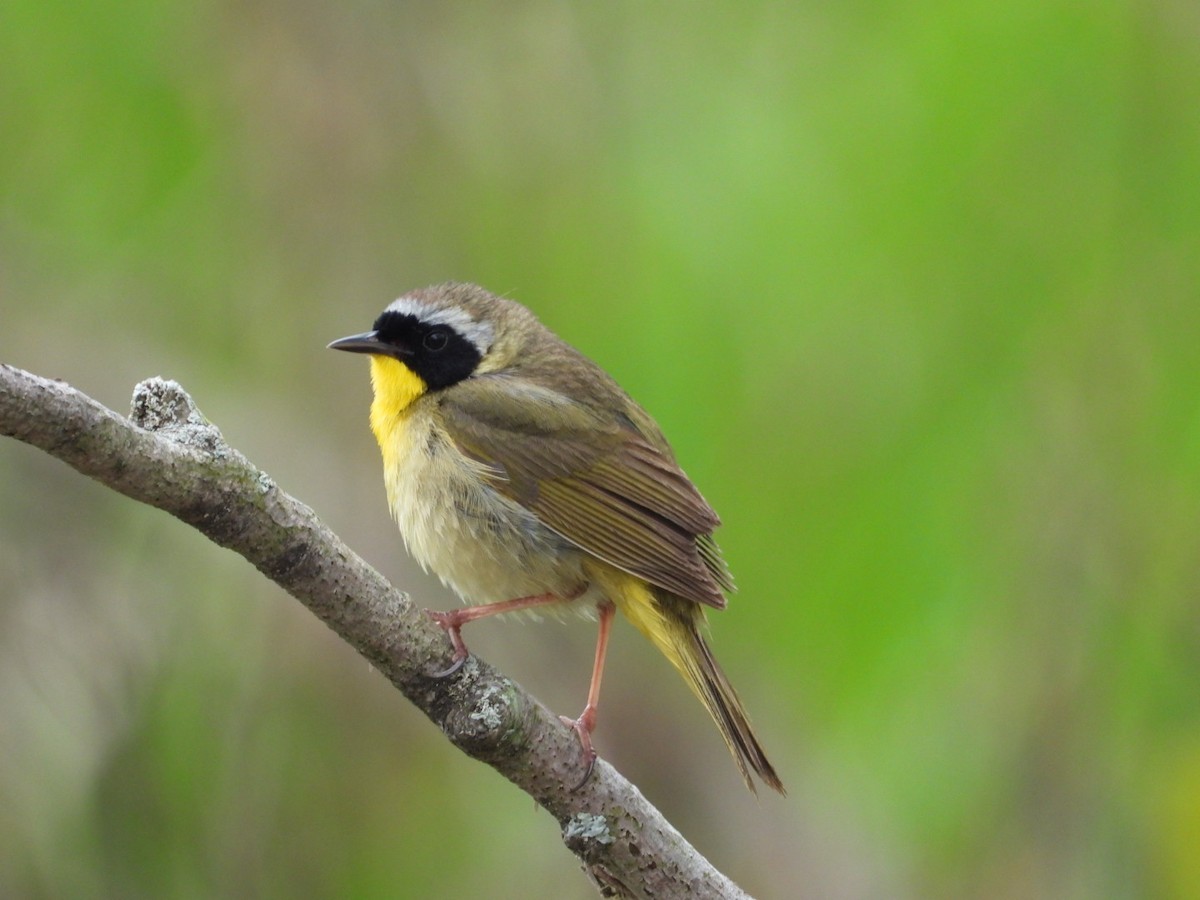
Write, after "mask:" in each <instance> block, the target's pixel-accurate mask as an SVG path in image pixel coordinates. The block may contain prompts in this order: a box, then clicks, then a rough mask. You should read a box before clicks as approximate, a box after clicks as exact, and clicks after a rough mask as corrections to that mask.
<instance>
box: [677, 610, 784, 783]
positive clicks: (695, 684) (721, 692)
mask: <svg viewBox="0 0 1200 900" xmlns="http://www.w3.org/2000/svg"><path fill="white" fill-rule="evenodd" d="M701 621H703V620H702V619H701V618H700V616H698V615H697V616H692V617H690V618H689V620H688V621H683V622H679V623H678V624H679V628H678V630H677V631H676V630H675V629H672V630H673V631H676V633H675V635H673V637H676V639H677V640H678V644H677V648H678V650H680V651H681V652H680V656H681V657H682V661H683V665H682V666H681V667H680V671H681V672H682V674H683V676H684V678H685V679H686V680H687V682H688V684H689V685H690V686H691V688H692V690H693V691H694V692H695V693H696V696H697V697H699V698H700V701H701V702H702V703H703V704H704V706H705V708H706V709H707V710H708V713H709V715H711V716H712V717H713V721H714V722H716V723H717V727H718V728H720V729H721V736H722V737H723V738H725V743H726V744H727V745H728V746H729V752H730V753H732V754H733V759H734V762H736V763H737V766H738V769H740V770H741V773H742V778H744V779H745V780H746V786H747V787H749V788H750V790H752V791H754V792H755V793H758V791H757V789H756V788H755V785H754V781H753V779H751V777H750V772H751V771H753V772H754V773H755V774H757V775H758V777H759V778H761V779H762V780H763V782H764V783H765V784H766V785H767V786H768V787H770V788H774V789H775V790H777V791H779V793H781V794H786V793H787V791H785V790H784V788H783V782H782V781H780V780H779V776H778V775H776V774H775V768H774V767H773V766H772V765H771V763H770V761H769V760H768V759H767V754H766V753H765V752H764V751H763V748H762V745H761V744H759V742H758V738H757V737H755V736H754V729H753V728H751V727H750V718H749V717H748V716H747V715H746V708H745V707H744V706H742V701H741V700H740V699H739V698H738V695H737V691H735V690H734V689H733V685H731V684H730V683H729V679H728V678H726V677H725V673H724V672H722V671H721V667H720V665H718V664H717V661H716V659H714V658H713V655H712V651H711V650H710V649H709V648H708V644H707V643H706V642H705V640H704V636H703V635H702V634H700V630H699V628H698V625H699V624H700V622H701ZM672 662H674V660H672Z"/></svg>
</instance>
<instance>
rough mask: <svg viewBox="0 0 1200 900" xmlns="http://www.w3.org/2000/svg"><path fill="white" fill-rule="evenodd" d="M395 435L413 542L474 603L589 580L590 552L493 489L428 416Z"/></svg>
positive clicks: (389, 453) (567, 590)
mask: <svg viewBox="0 0 1200 900" xmlns="http://www.w3.org/2000/svg"><path fill="white" fill-rule="evenodd" d="M389 438H390V439H389V441H388V443H389V444H390V446H386V447H385V446H382V445H381V449H382V450H383V456H384V480H385V483H386V486H387V494H388V502H389V504H390V505H391V509H392V515H393V516H394V517H395V519H396V522H397V524H398V525H399V526H400V533H401V535H402V536H403V538H404V542H405V545H406V546H407V547H408V551H409V553H410V554H411V555H412V557H413V558H414V559H415V560H416V561H417V562H418V563H420V564H421V566H422V567H423V568H425V569H426V570H427V571H430V572H432V573H433V574H435V575H437V576H438V578H440V579H441V580H442V582H443V583H445V584H446V585H447V586H448V587H450V588H451V589H452V590H453V591H455V592H456V593H457V594H458V595H459V596H460V597H461V598H462V599H463V600H464V601H465V602H466V603H469V604H481V603H496V602H499V601H501V600H512V599H514V598H517V597H530V596H536V595H539V594H546V593H552V594H557V595H558V596H561V597H564V598H565V597H569V596H571V595H573V594H577V593H578V592H579V590H580V589H581V588H584V587H586V584H587V578H586V577H585V576H584V574H583V562H584V559H585V556H586V554H585V553H584V552H583V551H582V550H580V549H579V548H578V547H576V546H575V545H574V544H571V543H570V542H568V541H566V540H565V539H564V538H562V537H560V536H559V535H558V534H556V533H555V532H553V531H551V530H550V529H549V528H547V527H545V526H544V525H542V524H541V522H540V521H539V520H538V519H537V518H536V517H535V516H534V515H533V514H532V513H530V512H528V511H527V510H525V509H524V508H523V507H521V506H520V505H519V504H517V503H514V502H513V501H511V500H508V499H507V498H505V497H503V496H501V495H500V494H498V493H496V492H495V491H493V490H492V489H491V488H489V487H488V486H487V485H486V484H485V483H484V482H483V481H482V480H481V478H480V476H479V475H478V474H476V472H474V471H472V468H471V464H470V463H469V462H468V461H467V460H465V459H464V458H463V457H462V456H461V455H460V454H459V453H458V452H457V450H456V449H455V448H454V447H453V446H451V445H450V444H449V443H448V441H447V440H446V439H445V438H444V437H442V436H440V435H438V434H437V433H436V431H435V430H434V429H433V428H432V425H431V423H429V422H428V420H423V417H417V416H413V417H412V418H410V419H409V421H408V422H407V423H406V426H405V427H401V428H396V429H394V430H393V432H392V434H391V435H390V436H389ZM578 599H579V600H580V601H585V602H582V603H579V604H572V605H578V606H581V607H583V608H584V609H587V608H589V607H591V606H592V603H590V602H586V600H587V597H586V595H584V596H580V597H579V598H578Z"/></svg>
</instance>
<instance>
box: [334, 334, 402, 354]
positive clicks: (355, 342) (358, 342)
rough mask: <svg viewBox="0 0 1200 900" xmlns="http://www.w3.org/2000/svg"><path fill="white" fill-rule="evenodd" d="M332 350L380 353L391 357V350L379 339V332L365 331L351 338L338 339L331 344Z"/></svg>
mask: <svg viewBox="0 0 1200 900" xmlns="http://www.w3.org/2000/svg"><path fill="white" fill-rule="evenodd" d="M329 349H330V350H347V351H349V352H350V353H380V354H385V355H389V356H390V355H391V353H389V349H388V348H387V347H386V346H385V345H384V343H383V341H381V340H380V339H379V332H378V331H364V332H363V333H362V334H352V335H350V337H344V338H338V339H337V340H336V341H334V342H333V343H331V344H329Z"/></svg>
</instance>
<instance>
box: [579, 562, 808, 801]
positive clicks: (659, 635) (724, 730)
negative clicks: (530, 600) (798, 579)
mask: <svg viewBox="0 0 1200 900" xmlns="http://www.w3.org/2000/svg"><path fill="white" fill-rule="evenodd" d="M587 568H588V570H589V574H590V575H591V576H592V577H593V580H595V581H597V582H599V583H600V585H601V586H602V587H603V588H604V590H605V593H606V594H607V595H608V597H609V598H610V599H611V600H612V601H613V603H615V604H616V606H617V609H618V610H620V611H621V613H622V614H624V616H625V617H626V618H627V619H629V621H630V622H632V623H633V624H634V626H635V627H636V628H637V629H638V631H640V632H641V633H642V634H644V635H645V636H646V637H647V638H649V639H650V642H651V643H653V644H654V646H656V647H657V648H658V649H659V650H660V651H662V654H663V655H664V656H666V658H667V659H669V660H670V661H671V665H673V666H674V667H675V668H676V669H677V670H678V671H679V674H680V675H682V676H683V679H684V681H686V682H687V684H688V687H690V688H691V689H692V692H693V693H694V694H695V695H696V696H697V697H698V698H699V699H700V702H701V703H703V704H704V707H705V709H707V710H708V713H709V715H710V716H712V718H713V721H714V722H716V723H717V727H718V728H719V729H720V730H721V736H722V737H724V738H725V743H726V744H727V745H728V746H729V752H730V753H732V754H733V759H734V762H736V763H737V766H738V769H739V770H740V771H741V773H742V777H743V778H744V779H745V780H746V785H747V786H748V787H749V788H750V790H752V791H755V792H756V793H757V789H756V787H755V784H754V781H753V780H752V779H751V777H750V773H751V771H753V772H755V773H756V774H757V775H758V776H759V778H761V779H762V780H763V782H764V783H765V784H767V785H768V786H769V787H771V788H774V789H775V790H777V791H779V793H781V794H783V793H785V791H784V788H783V782H781V781H780V780H779V776H778V775H777V774H775V769H774V768H773V767H772V765H771V763H770V762H769V761H768V760H767V756H766V753H765V752H764V751H763V748H762V746H761V745H760V744H759V743H758V738H756V737H755V735H754V730H753V729H752V728H751V727H750V719H749V717H748V716H747V715H746V710H745V707H743V706H742V701H741V700H740V699H738V695H737V692H736V691H735V690H734V689H733V685H731V684H730V683H729V679H727V678H726V677H725V673H724V672H722V671H721V667H720V666H719V665H718V664H717V661H716V660H715V659H714V658H713V655H712V651H711V650H709V648H708V644H707V643H706V642H705V640H704V637H703V635H702V634H701V633H700V627H701V626H702V625H703V624H704V610H703V609H702V608H701V607H700V606H699V605H698V604H696V603H694V602H692V601H690V600H684V599H682V598H680V597H676V596H674V595H672V594H669V593H666V592H665V591H661V590H659V589H657V588H653V587H651V586H650V585H648V584H646V582H644V581H642V579H640V578H636V577H635V576H633V575H630V574H628V573H626V572H622V571H620V570H618V569H615V568H613V567H612V566H609V565H607V564H606V563H594V564H591V565H589V566H588V567H587Z"/></svg>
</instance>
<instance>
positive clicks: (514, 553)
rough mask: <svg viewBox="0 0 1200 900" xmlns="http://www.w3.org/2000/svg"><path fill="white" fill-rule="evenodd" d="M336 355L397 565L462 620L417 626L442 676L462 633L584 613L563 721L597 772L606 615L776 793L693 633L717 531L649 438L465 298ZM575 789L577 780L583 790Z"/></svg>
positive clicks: (544, 349) (428, 295)
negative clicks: (528, 613) (580, 693)
mask: <svg viewBox="0 0 1200 900" xmlns="http://www.w3.org/2000/svg"><path fill="white" fill-rule="evenodd" d="M329 346H330V347H331V348H333V349H336V350H348V351H350V352H352V353H366V354H369V355H370V358H371V383H372V387H373V389H374V400H373V402H372V403H371V430H372V431H373V432H374V433H375V438H376V440H377V441H378V442H379V449H380V450H381V451H382V453H383V475H384V482H385V484H386V486H387V496H388V502H389V504H390V506H391V510H392V514H393V515H394V516H395V518H396V521H397V523H398V524H399V526H400V531H401V533H402V535H403V537H404V541H405V544H406V545H407V547H408V550H409V552H410V553H411V554H412V556H413V557H414V558H415V559H416V560H417V561H418V562H419V563H420V564H421V565H422V566H423V567H425V568H426V569H428V570H431V571H433V572H434V573H435V574H436V575H437V576H438V577H439V578H441V580H442V581H443V582H445V583H446V584H447V585H448V586H450V587H451V588H452V589H453V590H454V591H455V592H456V593H458V594H459V596H460V597H462V599H463V600H464V601H465V602H467V603H469V604H474V605H470V606H466V607H464V608H462V609H458V610H453V611H450V612H431V613H430V615H431V616H432V617H433V618H434V619H435V621H437V622H438V623H439V624H440V625H441V626H442V628H443V629H445V631H446V633H447V635H448V636H449V639H450V641H451V644H452V646H453V649H454V661H453V663H452V664H451V666H450V668H448V669H447V670H445V672H443V673H439V674H442V675H449V674H450V673H452V672H453V671H455V670H456V669H457V668H458V667H459V666H461V665H462V663H463V661H464V660H465V659H466V657H467V648H466V645H465V644H464V643H463V640H462V635H461V633H460V631H461V629H462V627H463V625H465V624H466V623H467V622H471V621H474V620H475V619H480V618H483V617H485V616H489V615H493V614H495V613H502V612H512V611H515V610H521V609H529V608H533V607H542V606H550V605H554V604H574V605H579V604H586V605H587V606H588V607H593V606H594V607H595V608H596V609H597V611H598V613H599V622H600V632H599V638H598V639H597V642H596V657H595V664H594V667H593V670H592V681H591V686H590V688H589V691H588V698H587V704H586V705H585V706H584V709H583V712H582V714H581V715H580V716H579V718H578V719H575V720H570V719H564V721H566V722H568V723H569V724H571V725H572V726H573V727H574V728H575V730H576V732H577V733H578V735H579V740H580V742H581V744H582V745H583V750H584V753H585V756H586V759H587V766H588V769H587V772H588V773H589V774H590V772H591V766H592V765H593V764H594V762H595V759H596V754H595V751H594V750H593V749H592V742H591V733H592V731H593V729H594V728H595V727H596V714H597V713H596V710H597V704H598V702H599V694H600V677H601V674H602V672H603V669H604V655H605V650H606V648H607V645H608V636H609V631H610V628H611V626H612V618H613V615H614V613H615V611H616V610H620V611H621V612H622V613H623V614H624V615H625V616H626V617H627V618H628V619H629V620H630V621H631V622H632V623H633V624H634V625H635V626H636V627H637V628H638V629H639V630H640V631H641V632H642V633H643V634H645V635H646V637H648V638H649V639H650V641H651V642H652V643H653V644H654V645H655V646H656V647H658V649H659V650H661V651H662V653H663V654H664V655H665V656H666V657H667V659H668V660H670V661H671V664H672V665H674V667H675V668H676V669H677V670H679V672H680V674H682V675H683V677H684V679H685V680H686V681H687V683H688V685H689V686H690V687H691V689H692V690H693V691H694V692H695V694H696V696H697V697H699V698H700V700H701V702H702V703H703V704H704V706H705V707H706V708H707V709H708V712H709V714H710V715H711V716H712V718H713V720H714V721H715V722H716V723H717V727H718V728H720V730H721V734H722V736H723V737H724V738H725V742H726V744H728V745H729V749H730V752H731V753H732V754H733V758H734V760H735V762H736V763H737V765H738V768H739V770H740V771H741V773H742V777H743V778H744V779H745V780H746V784H747V785H748V786H749V787H750V789H751V790H754V789H755V784H754V781H753V780H752V779H751V777H750V773H751V772H754V773H756V774H757V775H758V776H759V777H760V778H761V779H762V780H763V782H764V783H766V784H767V785H768V786H770V787H772V788H774V789H775V790H777V791H779V792H780V793H782V792H783V783H782V782H781V781H780V780H779V776H778V775H776V774H775V770H774V768H772V766H771V763H770V762H768V761H767V757H766V754H765V753H764V752H763V749H762V747H761V746H760V745H759V742H758V739H757V738H756V737H755V735H754V731H753V730H752V728H751V727H750V720H749V718H748V717H747V715H746V712H745V709H744V708H743V707H742V703H741V701H740V700H739V699H738V696H737V694H736V693H735V691H734V689H733V687H732V686H731V685H730V683H729V681H728V679H726V677H725V674H724V673H723V672H722V671H721V667H720V666H718V665H717V661H716V660H715V659H714V658H713V655H712V652H711V651H710V650H709V647H708V644H707V643H706V642H705V640H704V636H703V635H702V633H701V626H702V625H703V624H704V610H705V608H706V607H708V608H711V609H724V608H725V592H726V591H729V590H732V588H733V581H732V578H731V577H730V574H729V570H728V568H727V567H726V565H725V562H724V561H723V559H722V558H721V551H720V550H719V549H718V547H717V544H716V542H715V541H714V540H713V537H712V532H713V529H715V528H716V527H717V525H718V524H719V523H720V520H719V519H718V518H717V514H716V513H715V512H713V510H712V507H710V506H709V505H708V503H707V502H706V501H705V500H704V498H703V497H702V496H700V492H699V491H698V490H696V488H695V486H694V485H693V484H692V482H691V481H689V480H688V477H687V476H686V475H684V473H683V470H682V469H680V468H679V465H678V463H676V461H675V455H674V453H673V452H672V451H671V447H670V445H669V444H668V443H667V440H666V438H665V437H663V434H662V432H661V431H660V430H659V428H658V426H657V425H656V424H655V423H654V420H653V419H651V418H650V416H649V415H648V414H647V413H646V412H645V411H644V410H643V409H642V408H641V407H640V406H638V405H637V403H635V402H634V401H633V399H632V398H630V397H629V395H628V394H626V393H625V392H624V391H623V390H622V389H621V388H620V387H619V386H618V385H617V383H616V382H615V381H614V380H613V379H612V378H611V377H610V376H609V375H608V374H607V373H606V372H605V371H604V370H603V369H601V368H600V367H599V366H597V365H596V364H595V363H593V362H592V361H591V360H589V359H588V358H586V357H585V356H583V354H581V353H580V352H579V351H577V350H575V349H574V348H573V347H571V346H569V345H568V344H566V343H565V342H564V341H562V340H561V339H560V338H558V337H557V336H556V335H554V334H553V333H552V332H551V331H550V330H549V329H548V328H546V327H545V326H544V325H542V324H541V323H540V322H539V321H538V320H537V319H536V318H535V317H534V315H533V313H532V312H530V311H529V310H528V309H526V308H525V307H524V306H522V305H520V304H519V303H516V302H514V301H512V300H508V299H505V298H503V297H498V296H496V295H494V294H491V293H489V292H487V291H486V290H484V289H483V288H480V287H477V286H475V285H472V284H456V283H451V284H442V285H437V286H434V287H429V288H424V289H421V290H416V291H412V292H411V293H408V294H405V295H404V296H403V297H400V298H399V299H398V300H396V301H395V302H393V303H392V304H391V305H389V306H388V307H387V309H385V310H384V311H383V313H382V314H381V315H380V316H379V318H377V319H376V320H375V324H374V325H373V326H372V328H371V330H370V331H367V332H364V333H363V334H356V335H353V336H351V337H345V338H341V339H340V340H336V341H334V342H333V343H331V344H330V345H329ZM584 778H585V780H586V778H587V775H586V774H585V776H584Z"/></svg>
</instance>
